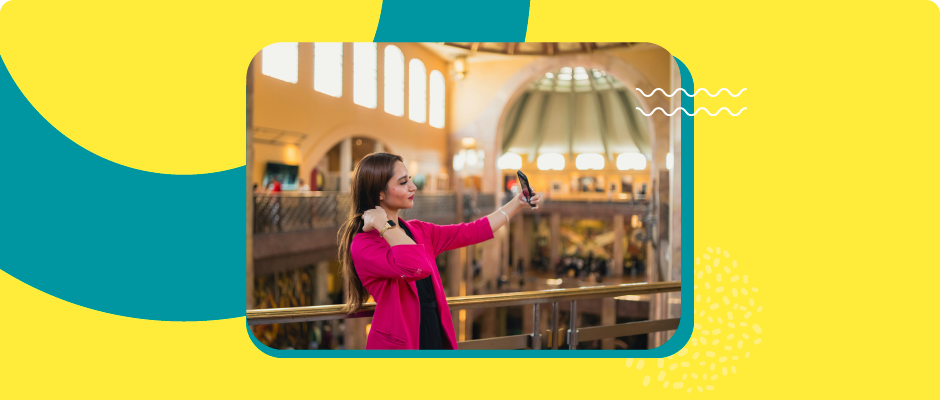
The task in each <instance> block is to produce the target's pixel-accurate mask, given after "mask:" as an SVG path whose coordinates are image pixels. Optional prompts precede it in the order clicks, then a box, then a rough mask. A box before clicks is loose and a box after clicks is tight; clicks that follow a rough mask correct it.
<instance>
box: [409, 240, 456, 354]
mask: <svg viewBox="0 0 940 400" xmlns="http://www.w3.org/2000/svg"><path fill="white" fill-rule="evenodd" d="M398 226H399V227H401V229H402V230H403V231H405V234H407V235H408V237H410V238H411V240H415V237H414V235H412V234H411V230H409V229H408V226H407V225H405V224H404V223H402V222H399V223H398ZM415 285H416V286H417V287H418V299H419V300H420V301H421V326H420V328H419V329H418V331H419V335H418V349H422V350H428V349H444V343H447V339H446V338H445V337H444V329H442V328H441V318H440V316H439V315H437V296H435V295H434V281H433V280H431V277H430V276H428V277H427V278H424V279H420V280H417V281H415Z"/></svg>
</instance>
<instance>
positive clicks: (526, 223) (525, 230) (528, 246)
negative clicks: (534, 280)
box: [519, 218, 535, 269]
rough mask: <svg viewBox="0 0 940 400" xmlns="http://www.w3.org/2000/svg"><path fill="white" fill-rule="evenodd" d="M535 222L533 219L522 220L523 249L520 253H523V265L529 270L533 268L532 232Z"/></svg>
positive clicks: (520, 249)
mask: <svg viewBox="0 0 940 400" xmlns="http://www.w3.org/2000/svg"><path fill="white" fill-rule="evenodd" d="M534 224H535V221H534V220H533V219H532V218H525V219H523V220H522V247H520V248H519V252H520V253H522V265H523V266H524V267H525V268H526V269H528V268H531V267H532V230H533V229H534Z"/></svg>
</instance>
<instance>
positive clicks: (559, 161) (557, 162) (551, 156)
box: [536, 153, 565, 171]
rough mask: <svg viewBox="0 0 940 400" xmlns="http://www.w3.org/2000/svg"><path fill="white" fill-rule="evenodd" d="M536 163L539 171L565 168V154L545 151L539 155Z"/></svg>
mask: <svg viewBox="0 0 940 400" xmlns="http://www.w3.org/2000/svg"><path fill="white" fill-rule="evenodd" d="M536 164H537V165H538V167H539V170H541V171H549V170H553V169H554V170H558V171H562V170H564V169H565V156H563V155H561V154H558V153H546V154H542V155H540V156H539V158H538V160H537V161H536Z"/></svg>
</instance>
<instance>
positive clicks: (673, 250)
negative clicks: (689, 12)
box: [668, 60, 682, 336]
mask: <svg viewBox="0 0 940 400" xmlns="http://www.w3.org/2000/svg"><path fill="white" fill-rule="evenodd" d="M670 70H671V71H670V72H671V73H672V87H673V90H675V89H674V88H678V87H681V86H682V85H681V82H680V80H679V77H680V74H679V66H678V65H677V64H676V62H675V60H673V61H672V63H671V64H670ZM681 102H682V96H673V97H672V104H671V105H670V108H672V109H673V110H675V109H676V108H678V107H680V106H681V105H682V104H681ZM670 123H671V124H670V127H669V132H670V136H671V139H672V140H671V141H670V142H669V152H670V153H672V159H673V165H672V169H671V170H670V171H669V271H670V272H669V275H670V276H669V280H671V281H678V280H681V279H682V262H681V261H682V256H681V250H682V237H681V235H680V234H681V232H682V214H681V211H682V118H681V115H680V114H676V115H675V116H673V117H672V118H670ZM669 297H670V299H672V300H673V301H672V302H670V306H669V314H668V317H669V318H679V316H680V314H681V310H680V308H681V305H680V304H675V305H673V304H672V303H673V302H678V301H679V300H680V299H681V294H680V293H679V292H672V293H670V294H669ZM672 332H675V331H672ZM670 336H671V334H670Z"/></svg>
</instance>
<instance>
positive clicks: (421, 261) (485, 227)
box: [350, 217, 493, 350]
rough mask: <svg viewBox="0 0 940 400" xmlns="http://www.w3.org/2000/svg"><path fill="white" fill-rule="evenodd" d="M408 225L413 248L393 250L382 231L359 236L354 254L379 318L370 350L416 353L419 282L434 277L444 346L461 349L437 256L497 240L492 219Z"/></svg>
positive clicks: (371, 333) (375, 320)
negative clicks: (403, 350)
mask: <svg viewBox="0 0 940 400" xmlns="http://www.w3.org/2000/svg"><path fill="white" fill-rule="evenodd" d="M398 221H399V223H404V224H407V225H408V229H410V230H411V233H412V235H414V237H415V243H416V244H413V245H399V246H389V244H388V242H386V241H385V239H383V238H381V237H379V232H378V231H377V230H372V231H369V232H362V233H358V234H356V236H355V237H354V238H353V242H352V246H350V252H351V253H352V260H353V265H354V266H355V268H356V274H357V275H359V280H361V281H362V284H363V285H365V287H366V290H368V291H369V294H371V295H372V297H373V298H375V303H376V307H375V315H374V316H373V318H372V328H371V329H370V331H369V339H368V340H367V341H366V349H386V350H388V349H417V348H418V332H420V331H419V325H420V324H421V303H420V300H419V299H418V288H417V286H416V285H415V281H416V280H418V279H424V278H427V277H428V276H431V280H432V281H433V282H434V295H435V296H436V297H437V312H438V313H439V314H440V319H441V325H442V326H441V328H442V329H443V330H444V332H445V333H446V336H447V341H446V342H445V344H444V346H445V347H446V348H449V349H457V336H456V335H455V334H454V323H453V320H452V319H451V317H450V307H448V306H447V300H446V298H447V296H445V294H444V285H443V284H441V274H440V273H439V272H438V271H437V263H436V262H435V259H436V258H437V256H438V255H439V254H441V253H443V252H445V251H447V250H453V249H458V248H461V247H464V246H468V245H471V244H477V243H481V242H484V241H486V240H489V239H492V238H493V230H492V229H491V228H490V221H489V220H488V219H487V217H483V218H480V219H478V220H476V221H474V222H470V223H461V224H454V225H435V224H432V223H429V222H422V221H418V220H416V219H413V220H410V221H407V222H405V221H402V220H401V218H399V219H398Z"/></svg>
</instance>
